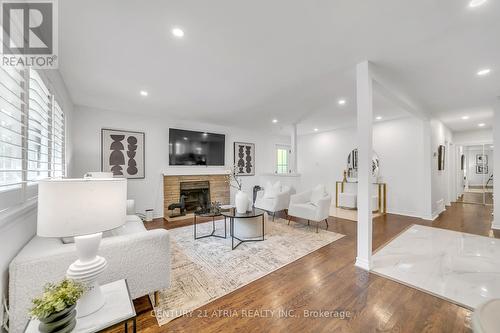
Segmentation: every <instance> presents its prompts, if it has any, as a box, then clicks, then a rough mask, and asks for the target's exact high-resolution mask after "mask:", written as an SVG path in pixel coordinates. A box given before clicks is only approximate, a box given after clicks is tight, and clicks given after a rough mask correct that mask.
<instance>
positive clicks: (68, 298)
mask: <svg viewBox="0 0 500 333" xmlns="http://www.w3.org/2000/svg"><path fill="white" fill-rule="evenodd" d="M84 292H85V287H84V285H83V284H81V283H79V282H76V281H73V280H70V279H64V280H62V281H61V282H59V283H58V284H54V283H49V284H47V285H46V286H45V287H44V291H43V294H42V296H41V297H39V298H35V299H33V301H32V302H33V308H32V309H31V311H30V314H31V315H32V316H33V317H34V318H37V319H38V320H39V321H40V325H39V326H38V329H39V331H40V332H42V333H56V332H57V333H67V332H71V331H72V330H73V329H74V328H75V325H76V309H75V308H76V302H77V301H78V299H79V298H80V297H82V295H83V294H84Z"/></svg>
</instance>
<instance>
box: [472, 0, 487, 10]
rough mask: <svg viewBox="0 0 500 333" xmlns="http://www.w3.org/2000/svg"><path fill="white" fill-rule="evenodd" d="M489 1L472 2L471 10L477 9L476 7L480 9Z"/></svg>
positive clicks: (473, 0)
mask: <svg viewBox="0 0 500 333" xmlns="http://www.w3.org/2000/svg"><path fill="white" fill-rule="evenodd" d="M486 1H487V0H471V1H470V2H469V7H470V8H476V7H479V6H482V5H484V4H485V3H486Z"/></svg>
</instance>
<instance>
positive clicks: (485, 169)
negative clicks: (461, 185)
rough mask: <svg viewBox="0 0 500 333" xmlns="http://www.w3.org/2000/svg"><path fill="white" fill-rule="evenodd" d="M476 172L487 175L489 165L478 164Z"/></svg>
mask: <svg viewBox="0 0 500 333" xmlns="http://www.w3.org/2000/svg"><path fill="white" fill-rule="evenodd" d="M476 174H478V175H487V174H488V166H487V165H482V164H481V165H476Z"/></svg>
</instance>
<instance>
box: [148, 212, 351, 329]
mask: <svg viewBox="0 0 500 333" xmlns="http://www.w3.org/2000/svg"><path fill="white" fill-rule="evenodd" d="M223 223H224V222H223V221H218V222H217V228H218V232H222V234H224V229H223V228H224V227H223ZM287 223H288V221H285V220H283V219H276V221H275V222H267V223H266V236H265V238H266V239H265V241H263V242H251V243H243V244H241V245H240V246H238V247H237V248H236V249H235V250H231V237H229V221H228V226H227V230H228V237H227V239H222V238H215V237H208V238H202V239H198V240H194V239H193V227H192V226H187V227H183V228H176V229H172V230H170V237H171V238H170V239H171V251H172V253H171V260H172V284H171V287H170V288H169V289H165V290H162V291H161V292H160V302H159V306H158V307H156V308H155V313H156V318H157V320H158V324H159V325H164V324H166V323H168V322H169V321H171V320H173V319H175V318H177V317H179V316H182V315H184V314H189V313H190V312H191V311H192V310H194V309H196V308H199V307H200V306H202V305H205V304H207V303H209V302H211V301H213V300H215V299H217V298H219V297H222V296H224V295H226V294H229V293H230V292H232V291H234V290H236V289H238V288H240V287H242V286H244V285H246V284H248V283H250V282H252V281H254V280H256V279H258V278H260V277H263V276H264V275H267V274H269V273H271V272H273V271H275V270H277V269H279V268H281V267H283V266H285V265H287V264H289V263H291V262H293V261H295V260H297V259H299V258H301V257H303V256H305V255H307V254H309V253H311V252H313V251H315V250H317V249H319V248H321V247H323V246H325V245H328V244H330V243H332V242H334V241H336V240H338V239H340V238H342V237H344V235H342V234H338V233H335V232H330V231H325V230H322V229H320V230H319V233H316V227H315V225H314V226H313V224H314V223H311V226H310V227H308V226H307V225H304V224H299V223H294V222H292V223H291V224H290V225H287ZM321 227H323V228H324V224H322V225H321ZM211 228H212V224H211V223H204V224H200V225H199V226H198V227H197V231H198V232H199V234H200V235H201V234H207V233H210V232H211Z"/></svg>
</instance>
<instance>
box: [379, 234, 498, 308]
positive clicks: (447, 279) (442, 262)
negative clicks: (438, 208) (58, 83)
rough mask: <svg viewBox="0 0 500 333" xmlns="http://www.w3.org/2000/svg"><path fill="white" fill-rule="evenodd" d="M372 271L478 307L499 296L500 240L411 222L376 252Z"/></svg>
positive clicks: (454, 301) (446, 298)
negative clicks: (409, 225) (408, 226)
mask: <svg viewBox="0 0 500 333" xmlns="http://www.w3.org/2000/svg"><path fill="white" fill-rule="evenodd" d="M372 259H373V270H372V272H373V273H376V274H379V275H381V276H383V277H386V278H389V279H392V280H395V281H397V282H400V283H403V284H405V285H407V286H410V287H413V288H416V289H418V290H421V291H424V292H427V293H429V294H432V295H434V296H437V297H440V298H443V299H445V300H447V301H450V302H452V303H455V304H458V305H460V306H463V307H466V308H468V309H471V310H472V309H475V308H476V307H477V306H478V305H480V304H482V303H484V302H486V301H488V300H490V299H493V298H500V240H498V239H494V238H489V237H483V236H477V235H472V234H466V233H462V232H456V231H451V230H445V229H439V228H431V227H426V226H421V225H413V226H412V227H410V228H409V229H407V230H406V231H404V232H403V233H401V234H400V235H399V236H398V237H396V238H395V239H393V240H392V241H391V242H390V243H388V244H387V245H385V246H384V247H383V248H382V249H380V250H379V251H377V253H375V254H374V255H373V257H372Z"/></svg>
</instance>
